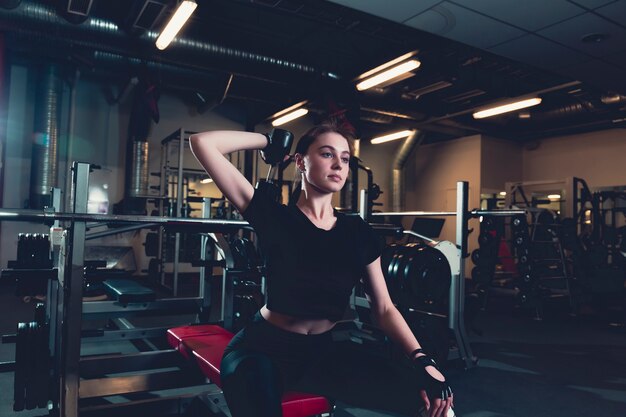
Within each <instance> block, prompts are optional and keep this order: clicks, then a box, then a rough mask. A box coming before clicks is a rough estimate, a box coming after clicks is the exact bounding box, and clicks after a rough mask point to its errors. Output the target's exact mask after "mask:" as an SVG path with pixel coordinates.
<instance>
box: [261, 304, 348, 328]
mask: <svg viewBox="0 0 626 417" xmlns="http://www.w3.org/2000/svg"><path fill="white" fill-rule="evenodd" d="M261 315H262V316H263V318H264V319H265V320H267V321H268V322H269V323H271V324H273V325H274V326H276V327H280V328H281V329H283V330H287V331H288V332H292V333H299V334H321V333H325V332H327V331H329V330H331V329H332V328H333V327H335V324H336V323H335V322H334V321H330V320H327V319H302V318H299V317H293V316H289V315H286V314H282V313H276V312H275V311H270V310H268V308H267V307H266V306H263V307H261Z"/></svg>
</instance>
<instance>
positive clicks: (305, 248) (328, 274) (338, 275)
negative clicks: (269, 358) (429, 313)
mask: <svg viewBox="0 0 626 417" xmlns="http://www.w3.org/2000/svg"><path fill="white" fill-rule="evenodd" d="M242 216H243V218H244V219H245V220H247V221H248V223H250V225H251V226H252V227H253V228H254V231H255V232H256V234H257V236H258V238H259V245H260V248H261V252H262V253H263V255H264V257H265V260H266V267H267V308H268V309H270V310H271V311H275V312H277V313H282V314H287V315H290V316H294V317H300V318H309V319H328V320H331V321H337V320H340V319H341V318H342V317H343V314H344V312H345V309H346V307H347V305H348V302H349V298H350V294H351V293H352V288H353V287H354V285H355V284H356V283H357V282H358V280H359V279H361V278H362V277H363V276H364V271H365V266H366V265H368V264H370V263H371V262H373V261H374V260H375V259H376V258H378V256H380V253H381V242H380V239H379V238H378V236H377V235H376V233H375V232H374V230H373V229H372V228H371V226H370V225H369V224H367V223H366V222H365V221H363V219H361V218H360V217H358V216H348V215H345V214H342V213H338V212H336V211H335V216H336V217H337V222H336V223H335V226H334V227H333V229H331V230H328V231H327V230H324V229H320V228H318V227H316V226H315V225H314V224H313V223H312V222H311V221H310V220H309V218H308V217H307V216H306V215H305V214H304V213H303V212H302V211H300V209H299V208H298V207H297V206H296V205H295V204H294V205H289V206H285V205H283V204H280V203H277V202H275V201H274V200H273V199H272V198H271V196H270V195H269V193H268V192H265V191H264V190H263V189H258V190H255V192H254V196H253V197H252V201H250V205H249V206H248V207H247V208H246V210H245V211H244V212H243V213H242Z"/></svg>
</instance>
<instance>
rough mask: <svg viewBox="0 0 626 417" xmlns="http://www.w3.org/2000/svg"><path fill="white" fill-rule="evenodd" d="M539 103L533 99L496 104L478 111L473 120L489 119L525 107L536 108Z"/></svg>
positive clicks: (539, 100)
mask: <svg viewBox="0 0 626 417" xmlns="http://www.w3.org/2000/svg"><path fill="white" fill-rule="evenodd" d="M540 103H541V98H539V97H533V98H527V99H524V100H516V101H513V102H509V103H504V104H496V105H493V106H490V107H487V108H485V109H483V110H479V111H477V112H475V113H474V114H473V116H474V119H484V118H485V117H491V116H495V115H498V114H502V113H508V112H512V111H515V110H520V109H525V108H526V107H532V106H536V105H538V104H540Z"/></svg>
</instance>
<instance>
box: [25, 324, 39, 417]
mask: <svg viewBox="0 0 626 417" xmlns="http://www.w3.org/2000/svg"><path fill="white" fill-rule="evenodd" d="M27 340H28V362H27V366H26V384H25V389H24V392H25V395H24V397H25V400H24V408H26V409H27V410H32V409H34V408H35V407H37V396H36V388H37V373H36V367H35V361H36V360H37V359H36V358H37V323H36V322H34V321H31V322H30V323H28V336H27Z"/></svg>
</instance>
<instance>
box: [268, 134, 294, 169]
mask: <svg viewBox="0 0 626 417" xmlns="http://www.w3.org/2000/svg"><path fill="white" fill-rule="evenodd" d="M265 137H266V138H267V146H266V147H265V148H263V149H262V150H261V151H260V153H261V159H263V161H265V163H266V164H268V165H278V164H280V163H281V162H283V159H285V156H286V155H289V152H290V151H291V145H292V144H293V133H291V132H290V131H288V130H283V129H272V130H271V131H270V132H269V133H265Z"/></svg>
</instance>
